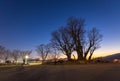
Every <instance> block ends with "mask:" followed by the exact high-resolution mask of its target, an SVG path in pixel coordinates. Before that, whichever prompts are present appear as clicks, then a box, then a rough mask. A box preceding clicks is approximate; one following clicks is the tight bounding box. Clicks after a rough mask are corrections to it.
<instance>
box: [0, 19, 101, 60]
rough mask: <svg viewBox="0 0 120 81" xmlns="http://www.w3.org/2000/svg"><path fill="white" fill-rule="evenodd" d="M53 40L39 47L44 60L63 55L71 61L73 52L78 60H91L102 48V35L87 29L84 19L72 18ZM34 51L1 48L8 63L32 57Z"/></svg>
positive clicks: (0, 50)
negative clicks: (12, 60) (10, 60)
mask: <svg viewBox="0 0 120 81" xmlns="http://www.w3.org/2000/svg"><path fill="white" fill-rule="evenodd" d="M51 36H52V38H51V41H50V43H49V44H41V45H39V46H37V49H36V51H37V53H38V54H39V55H40V57H41V58H42V60H43V61H44V60H46V59H47V58H49V59H50V58H51V59H58V58H59V57H60V55H61V54H64V55H66V56H67V59H68V61H71V60H72V58H71V55H72V53H73V52H76V54H77V60H87V57H88V59H89V60H91V57H92V55H93V53H94V51H95V50H96V49H98V48H100V43H101V41H102V35H101V34H100V32H99V31H98V30H97V29H96V28H92V29H90V30H86V29H85V21H84V20H83V19H79V18H75V17H70V18H69V19H68V20H67V23H66V25H65V26H62V27H60V28H59V29H57V30H55V31H53V32H52V34H51ZM31 52H32V51H29V50H26V51H21V50H12V51H11V50H8V49H6V48H5V47H3V46H0V58H2V59H4V60H5V61H7V60H8V59H9V58H12V59H14V61H15V62H17V60H18V59H19V58H21V59H22V60H24V59H25V56H26V55H30V54H31Z"/></svg>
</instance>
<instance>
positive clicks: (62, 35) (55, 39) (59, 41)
mask: <svg viewBox="0 0 120 81" xmlns="http://www.w3.org/2000/svg"><path fill="white" fill-rule="evenodd" d="M51 42H52V44H53V45H54V46H55V47H56V48H57V49H58V50H61V51H62V52H63V54H65V55H66V56H67V58H68V60H69V61H70V60H71V54H72V52H73V46H74V44H73V41H72V38H71V36H70V35H69V33H68V29H67V28H64V27H61V28H60V29H58V30H56V31H54V32H53V33H52V40H51Z"/></svg>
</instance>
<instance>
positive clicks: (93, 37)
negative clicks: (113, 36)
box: [88, 28, 103, 61]
mask: <svg viewBox="0 0 120 81" xmlns="http://www.w3.org/2000/svg"><path fill="white" fill-rule="evenodd" d="M102 37H103V36H102V35H101V34H100V33H99V31H98V30H97V29H96V28H93V29H91V30H90V31H89V33H88V39H89V44H90V45H89V46H91V47H90V56H89V61H90V60H91V57H92V55H93V53H94V51H95V50H96V49H98V48H100V42H101V41H102Z"/></svg>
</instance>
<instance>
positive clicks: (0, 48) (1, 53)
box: [0, 45, 5, 59]
mask: <svg viewBox="0 0 120 81" xmlns="http://www.w3.org/2000/svg"><path fill="white" fill-rule="evenodd" d="M4 51H5V47H4V46H2V45H0V59H3V58H2V56H3V54H4Z"/></svg>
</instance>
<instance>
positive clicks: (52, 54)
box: [49, 45, 61, 61]
mask: <svg viewBox="0 0 120 81" xmlns="http://www.w3.org/2000/svg"><path fill="white" fill-rule="evenodd" d="M50 51H51V52H50V54H49V58H50V59H54V61H57V60H58V59H59V58H60V56H61V54H60V53H61V52H60V50H58V49H57V48H56V47H54V45H51V50H50Z"/></svg>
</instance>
